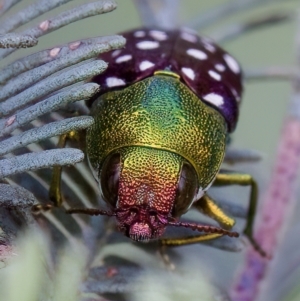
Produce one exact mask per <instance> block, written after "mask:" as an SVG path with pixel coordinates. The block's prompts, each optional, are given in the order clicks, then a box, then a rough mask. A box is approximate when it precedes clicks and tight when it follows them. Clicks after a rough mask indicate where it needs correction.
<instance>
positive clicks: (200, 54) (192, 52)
mask: <svg viewBox="0 0 300 301" xmlns="http://www.w3.org/2000/svg"><path fill="white" fill-rule="evenodd" d="M186 53H187V54H188V55H190V56H193V57H194V58H196V59H198V60H206V59H207V54H206V53H205V52H203V51H201V50H199V49H193V48H190V49H188V50H187V51H186Z"/></svg>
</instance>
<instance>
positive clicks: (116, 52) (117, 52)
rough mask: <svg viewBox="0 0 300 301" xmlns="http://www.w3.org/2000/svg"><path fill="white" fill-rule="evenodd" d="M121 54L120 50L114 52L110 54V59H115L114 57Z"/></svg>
mask: <svg viewBox="0 0 300 301" xmlns="http://www.w3.org/2000/svg"><path fill="white" fill-rule="evenodd" d="M121 52H122V50H120V49H117V50H115V51H114V52H112V54H111V56H112V57H116V56H118V55H119V54H120V53H121Z"/></svg>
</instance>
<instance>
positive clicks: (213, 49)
mask: <svg viewBox="0 0 300 301" xmlns="http://www.w3.org/2000/svg"><path fill="white" fill-rule="evenodd" d="M203 45H204V48H205V49H206V50H208V51H209V52H215V51H216V47H215V46H214V45H212V44H210V43H207V42H204V43H203Z"/></svg>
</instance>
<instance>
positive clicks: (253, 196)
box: [213, 171, 267, 256]
mask: <svg viewBox="0 0 300 301" xmlns="http://www.w3.org/2000/svg"><path fill="white" fill-rule="evenodd" d="M228 185H241V186H250V188H251V192H250V203H249V209H248V214H247V224H246V227H245V230H244V234H245V235H246V236H247V237H248V239H249V240H250V242H251V244H252V245H253V247H254V248H255V249H256V250H257V251H258V252H259V253H260V254H261V255H262V256H267V254H266V252H265V251H264V250H262V248H261V247H260V245H259V244H258V243H257V242H256V240H255V239H254V237H253V223H254V218H255V213H256V205H257V195H258V187H257V184H256V182H255V180H254V179H253V177H252V176H251V175H249V174H243V173H236V172H232V171H220V173H218V175H217V177H216V180H215V181H214V183H213V186H228Z"/></svg>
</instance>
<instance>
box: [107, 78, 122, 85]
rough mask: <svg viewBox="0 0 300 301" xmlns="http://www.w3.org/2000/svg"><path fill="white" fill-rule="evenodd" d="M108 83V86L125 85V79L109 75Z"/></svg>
mask: <svg viewBox="0 0 300 301" xmlns="http://www.w3.org/2000/svg"><path fill="white" fill-rule="evenodd" d="M106 84H107V86H108V87H117V86H124V85H125V82H124V81H123V79H120V78H117V77H108V78H107V79H106Z"/></svg>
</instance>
